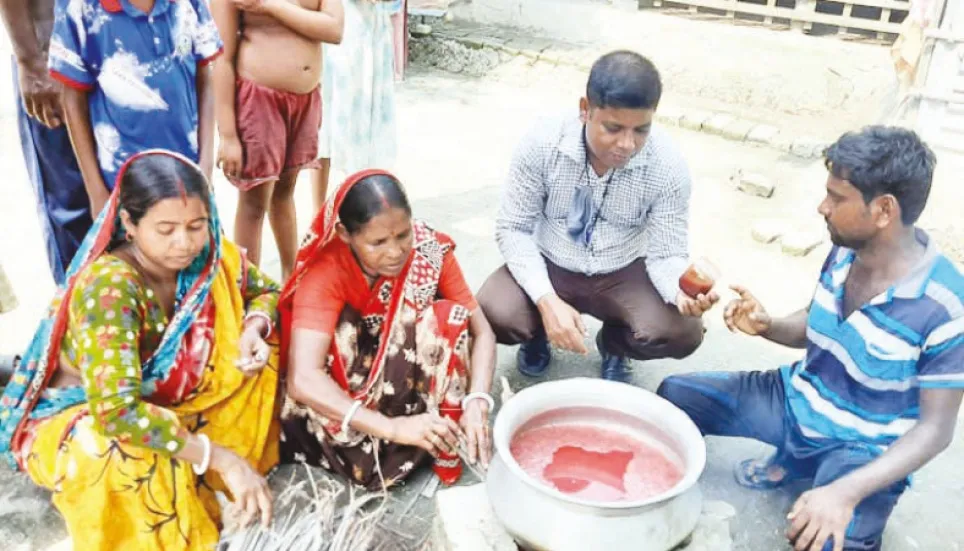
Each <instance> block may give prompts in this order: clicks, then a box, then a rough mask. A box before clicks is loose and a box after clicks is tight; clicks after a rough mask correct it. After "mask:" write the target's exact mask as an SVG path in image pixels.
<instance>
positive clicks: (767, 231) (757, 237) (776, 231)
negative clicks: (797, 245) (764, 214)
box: [750, 220, 787, 244]
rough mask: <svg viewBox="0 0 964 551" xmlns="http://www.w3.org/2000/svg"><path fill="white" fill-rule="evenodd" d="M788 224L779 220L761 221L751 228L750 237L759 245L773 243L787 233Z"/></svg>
mask: <svg viewBox="0 0 964 551" xmlns="http://www.w3.org/2000/svg"><path fill="white" fill-rule="evenodd" d="M786 230H787V228H786V224H784V223H783V222H780V221H779V220H760V221H759V222H757V223H756V224H753V227H752V228H750V235H751V236H752V237H753V240H754V241H756V242H757V243H764V244H766V243H773V242H774V241H776V240H777V239H780V236H782V235H783V234H784V233H786Z"/></svg>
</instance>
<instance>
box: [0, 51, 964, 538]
mask: <svg viewBox="0 0 964 551" xmlns="http://www.w3.org/2000/svg"><path fill="white" fill-rule="evenodd" d="M0 67H2V68H0V83H2V82H8V81H9V74H8V72H7V67H6V66H5V65H2V64H0ZM584 79H585V75H583V74H581V73H579V72H577V71H575V70H572V69H567V68H565V67H554V66H546V65H537V66H535V67H530V66H529V65H528V63H527V62H526V61H525V60H521V59H515V60H512V61H510V62H508V63H506V64H504V65H502V66H500V67H498V68H497V69H495V70H494V71H492V72H491V73H490V74H489V75H487V76H486V77H484V78H473V79H470V78H464V77H458V76H453V75H449V74H446V73H440V72H436V71H434V70H428V69H420V68H418V67H415V68H414V69H413V70H412V71H411V73H410V76H409V78H408V79H407V80H406V82H405V83H404V85H403V86H402V87H401V89H400V91H399V95H398V104H399V109H398V112H399V137H400V142H399V145H400V156H399V161H398V163H397V167H396V168H397V173H398V174H399V176H400V177H401V179H402V181H403V182H405V184H406V186H407V188H408V190H409V193H410V195H411V197H412V199H413V203H414V208H415V210H416V213H417V215H418V216H419V217H421V218H425V219H427V220H430V221H431V222H432V223H433V224H434V225H436V226H437V227H438V228H440V229H443V230H445V231H447V232H449V233H451V235H452V236H453V237H454V238H455V239H456V241H457V242H458V243H459V248H458V250H457V255H458V257H459V259H460V260H461V262H462V265H463V267H464V270H465V272H466V276H467V278H468V280H469V283H470V284H471V285H472V286H473V287H474V288H478V287H479V286H480V285H481V284H482V282H483V281H484V279H485V277H486V276H487V274H488V273H490V272H491V271H492V270H494V269H495V268H497V267H498V266H499V265H500V257H499V254H498V251H497V250H496V247H495V244H494V241H493V239H492V228H493V217H494V215H495V212H496V208H497V203H498V199H499V191H500V187H501V184H502V180H503V178H504V175H505V172H506V166H507V163H508V159H509V156H510V153H511V150H512V147H513V144H514V143H515V142H516V141H517V140H518V139H519V137H520V136H521V134H522V133H523V132H524V131H525V129H526V128H527V126H528V124H529V122H530V121H531V120H532V119H533V118H534V117H535V116H537V115H539V114H543V113H552V112H557V111H559V110H563V109H570V110H574V109H575V106H576V101H577V99H578V96H579V94H580V92H581V90H582V89H583V87H584V82H585V80H584ZM667 93H668V94H669V95H670V96H672V94H673V91H672V90H668V92H667ZM3 94H8V92H7V89H6V87H4V86H0V173H2V174H4V175H5V181H6V185H4V186H3V188H2V192H0V197H2V200H0V235H3V236H4V237H3V239H0V262H2V263H3V265H4V269H5V270H6V271H7V273H8V275H9V277H10V279H11V280H12V283H13V285H14V288H15V291H16V293H17V295H18V297H19V299H20V301H21V307H20V308H19V309H18V310H16V311H14V312H13V313H11V314H8V315H4V316H2V317H0V350H2V351H11V350H16V349H19V348H21V347H23V346H24V345H25V344H26V342H27V340H28V339H29V337H30V335H31V333H32V331H33V328H34V325H35V323H36V320H37V318H38V317H39V315H40V314H41V312H42V309H43V308H44V306H45V304H46V301H47V300H48V298H49V296H50V293H51V291H52V284H51V282H50V278H49V276H48V274H47V267H46V266H47V265H46V259H45V257H44V254H43V250H42V248H41V238H40V231H39V227H38V223H37V217H36V213H35V211H34V207H33V205H34V200H33V198H32V195H31V191H30V189H29V187H28V184H27V181H26V178H25V175H24V170H23V166H22V161H21V158H20V153H19V146H18V143H17V136H16V132H15V131H14V128H15V127H14V119H13V118H12V103H11V101H12V98H9V97H7V96H4V95H3ZM669 132H670V133H671V134H672V135H673V136H674V138H675V140H676V141H677V143H678V144H679V146H680V147H681V148H682V150H683V151H684V153H685V155H686V157H687V159H689V163H690V168H691V171H692V173H693V180H694V193H693V212H692V223H691V227H692V250H693V254H694V255H707V256H710V257H712V258H713V259H714V260H715V261H716V262H717V263H718V264H719V265H720V267H721V268H722V270H723V272H724V275H725V276H724V277H725V279H726V280H728V281H732V282H740V283H743V284H745V285H747V286H749V287H750V288H751V289H752V290H753V291H754V292H755V293H756V294H757V295H758V296H759V297H760V298H761V299H762V300H763V302H764V303H765V304H766V305H767V306H768V308H770V310H771V311H772V312H773V313H775V314H782V313H789V312H791V311H793V310H795V309H797V308H800V307H802V306H803V305H805V304H806V303H807V301H808V299H809V297H810V294H811V292H812V288H813V285H814V277H815V274H816V271H817V269H818V268H819V265H820V263H821V261H822V259H823V253H825V251H826V245H824V246H822V247H820V248H819V249H818V250H816V251H815V252H813V253H812V254H811V255H809V256H807V257H805V258H791V257H787V256H784V255H783V254H781V253H780V251H779V248H778V247H776V246H764V245H759V244H757V243H755V242H753V241H752V239H751V238H750V235H749V230H750V225H751V224H752V223H753V222H754V221H756V220H758V219H761V218H780V219H785V220H790V221H792V222H793V223H794V224H796V225H799V226H801V227H810V228H813V227H816V228H820V227H821V224H822V221H821V220H820V219H819V218H818V217H816V216H815V214H814V211H815V208H816V205H817V203H818V202H819V200H820V198H821V194H822V186H823V178H824V175H823V169H822V167H821V166H820V164H819V163H813V162H802V161H800V160H797V159H793V158H789V157H785V156H782V155H781V154H780V153H778V152H775V151H773V150H769V149H760V148H754V147H751V146H748V145H744V144H739V143H735V142H729V141H725V140H723V139H720V138H717V137H713V136H708V135H704V134H698V133H692V132H689V131H685V130H680V129H675V128H671V129H669ZM738 168H742V169H744V170H745V171H749V172H760V173H764V174H767V175H769V176H771V177H774V178H776V179H777V180H778V182H779V188H778V190H777V192H776V194H775V195H774V197H773V198H772V199H769V200H766V199H760V198H756V197H749V196H745V195H743V194H741V193H739V192H737V191H736V190H734V189H733V188H732V187H730V185H729V183H728V178H729V176H730V175H731V173H732V172H733V171H734V170H736V169H738ZM215 188H216V193H217V196H218V203H219V208H220V211H221V215H222V218H223V219H224V221H225V223H226V227H227V228H229V229H230V227H231V220H232V219H233V212H234V208H235V203H236V193H235V192H234V190H233V189H232V188H231V187H230V186H229V185H228V184H227V183H226V182H225V181H224V180H223V179H221V178H218V179H217V181H216V182H215ZM297 201H298V211H299V216H300V219H299V224H300V226H301V227H302V228H305V227H306V226H307V224H308V222H309V220H308V217H309V216H310V215H311V200H310V190H309V189H308V188H307V186H306V185H302V186H301V187H300V188H299V190H298V198H297ZM265 239H266V240H268V241H267V242H269V243H270V239H271V237H270V233H269V232H268V231H266V232H265ZM268 251H270V252H268V253H267V258H266V262H265V264H266V267H267V268H268V270H269V272H272V273H274V274H277V272H278V266H277V260H276V253H275V252H274V248H273V247H268ZM594 323H595V322H591V327H593V328H595V327H596V325H595V324H594ZM707 325H708V328H709V331H708V333H707V337H706V341H705V344H704V345H703V346H702V347H701V348H700V350H699V351H698V352H697V353H696V354H694V355H693V356H691V357H690V358H687V359H686V360H682V361H654V362H647V363H645V364H636V365H635V382H636V384H639V385H641V386H642V387H644V388H648V389H654V388H655V387H656V386H657V385H658V383H659V381H660V380H662V378H663V377H665V376H666V375H668V374H671V373H679V372H687V371H708V370H742V369H768V368H772V367H776V366H778V365H780V364H782V363H784V362H788V361H791V360H793V359H795V358H796V357H797V356H798V354H797V353H796V352H793V351H789V350H785V349H782V348H780V347H777V346H774V345H770V344H768V343H764V342H762V341H759V340H754V339H750V338H746V337H741V336H735V335H730V334H729V333H728V332H727V331H726V329H725V328H724V327H723V325H722V322H721V319H720V309H719V308H717V309H716V310H714V311H712V312H710V313H709V314H708V315H707ZM499 352H500V354H499V373H500V374H504V375H506V376H507V377H508V378H509V380H510V382H511V385H512V386H513V388H514V389H516V390H518V389H519V388H521V387H523V386H526V385H529V384H533V383H534V381H531V380H528V379H523V378H521V377H520V376H518V375H517V372H516V371H515V368H514V355H515V350H514V349H512V348H501V349H500V351H499ZM598 362H599V357H598V354H596V353H595V352H593V353H591V354H590V356H589V357H587V358H581V357H576V356H573V355H569V354H558V355H557V356H556V358H555V360H554V362H553V365H552V368H551V372H550V375H549V377H550V378H553V379H556V378H564V377H571V376H574V375H577V374H583V375H594V374H595V373H597V369H598ZM495 390H498V389H495ZM962 432H964V429H959V430H958V438H957V440H956V441H955V443H954V444H953V445H952V447H951V449H949V450H948V451H947V452H946V453H945V454H944V455H943V456H941V457H940V458H939V459H938V460H937V461H935V462H934V463H932V464H931V465H929V466H927V467H926V468H925V469H923V470H922V471H921V473H920V474H919V475H918V476H917V477H916V483H915V485H914V487H913V488H912V489H911V490H910V491H909V492H908V493H907V494H906V496H905V497H904V498H903V499H902V500H901V502H900V504H899V506H898V508H897V510H896V512H895V513H894V516H893V518H892V521H891V523H890V526H889V528H888V532H887V541H886V544H885V549H886V550H887V551H905V550H907V551H910V550H917V549H926V550H945V549H946V550H956V549H960V547H961V546H962V544H961V543H960V542H964V526H962V525H961V524H959V519H960V518H961V517H962V515H964V501H962V500H961V499H960V496H961V495H962V490H964V478H962V477H961V476H960V475H959V471H960V470H959V468H957V467H958V466H959V465H961V464H962V462H964V438H961V436H962V434H961V433H962ZM708 450H709V461H708V464H707V468H706V472H705V474H704V476H703V478H702V481H701V484H702V485H703V488H704V491H705V494H706V496H707V497H708V498H709V499H719V500H724V501H727V502H729V503H731V504H733V505H734V506H735V507H736V509H737V510H738V511H739V515H738V516H737V517H736V518H735V519H734V520H733V521H732V522H731V527H732V531H733V536H734V542H735V549H739V550H747V551H770V550H780V549H785V548H786V546H785V545H784V543H783V539H782V536H781V534H782V531H783V529H784V521H783V518H784V515H785V513H786V511H787V510H788V508H789V506H790V505H791V503H792V499H793V498H792V495H791V494H789V493H786V492H782V491H781V492H772V493H757V492H750V491H747V490H744V489H741V488H739V487H738V486H736V484H735V483H734V482H733V480H732V476H731V467H732V465H733V463H734V462H735V461H736V460H738V459H741V458H743V457H746V456H751V455H758V454H762V453H765V452H766V450H765V447H764V446H762V445H759V444H756V443H753V442H747V441H739V440H721V439H713V438H711V439H709V440H708ZM276 482H277V481H276ZM46 497H47V496H45V495H44V493H42V492H39V491H36V490H35V489H33V488H32V487H31V486H30V484H29V482H28V481H26V480H25V479H24V477H22V476H21V475H18V474H15V473H12V472H10V471H9V470H7V469H6V468H5V467H0V518H2V519H3V520H2V521H0V550H5V549H17V550H20V549H44V548H46V546H47V545H49V544H51V543H53V542H58V541H61V540H63V538H64V537H65V535H66V534H65V531H64V528H63V524H62V522H61V521H60V520H59V519H58V517H57V515H56V512H55V511H53V510H52V508H51V507H49V506H48V505H47V504H46V501H45V500H46ZM402 501H404V500H402ZM422 509H423V510H426V508H425V507H424V504H423V506H422ZM429 509H430V508H429Z"/></svg>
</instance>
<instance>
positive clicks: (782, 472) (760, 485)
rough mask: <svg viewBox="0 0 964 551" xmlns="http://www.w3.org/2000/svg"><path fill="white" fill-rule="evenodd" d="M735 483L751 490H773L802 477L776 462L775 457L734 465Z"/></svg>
mask: <svg viewBox="0 0 964 551" xmlns="http://www.w3.org/2000/svg"><path fill="white" fill-rule="evenodd" d="M733 478H735V479H736V483H737V484H739V485H740V486H743V487H744V488H750V489H751V490H773V489H775V488H779V487H781V486H786V485H787V484H789V483H791V482H793V481H795V480H799V479H801V478H802V477H801V476H799V475H797V474H796V473H794V472H793V471H792V470H790V469H789V468H788V467H787V466H785V465H783V464H781V462H779V461H777V460H776V456H774V457H771V458H769V459H745V460H743V461H740V462H739V463H737V464H736V468H735V469H733Z"/></svg>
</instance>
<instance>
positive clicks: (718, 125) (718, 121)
mask: <svg viewBox="0 0 964 551" xmlns="http://www.w3.org/2000/svg"><path fill="white" fill-rule="evenodd" d="M734 121H736V117H734V116H733V115H728V114H726V113H717V114H716V115H713V116H712V117H710V118H709V119H707V120H706V121H705V122H704V123H703V130H705V131H707V132H708V133H710V134H716V135H722V134H723V131H724V130H725V129H726V127H727V126H729V125H730V124H732V123H733V122H734Z"/></svg>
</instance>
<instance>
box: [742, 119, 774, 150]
mask: <svg viewBox="0 0 964 551" xmlns="http://www.w3.org/2000/svg"><path fill="white" fill-rule="evenodd" d="M779 133H780V129H779V128H777V127H776V126H771V125H769V124H758V125H756V126H754V127H753V128H752V129H751V130H750V132H749V134H747V135H746V141H748V142H753V143H762V144H768V145H769V144H772V143H773V141H774V139H775V138H776V137H777V135H778V134H779Z"/></svg>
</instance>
